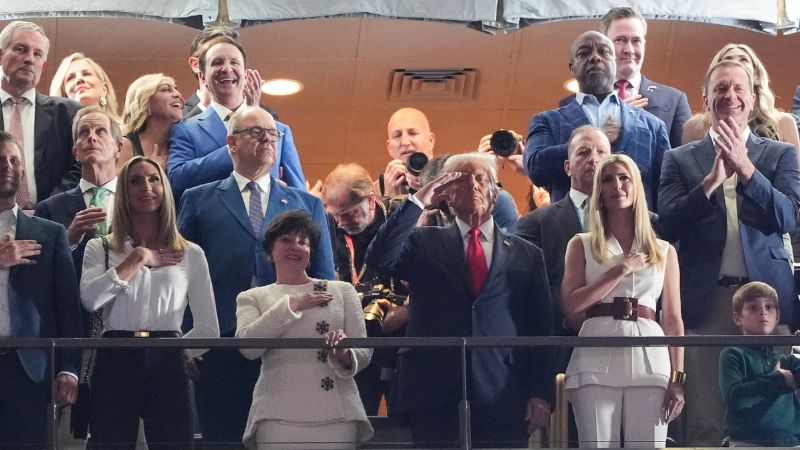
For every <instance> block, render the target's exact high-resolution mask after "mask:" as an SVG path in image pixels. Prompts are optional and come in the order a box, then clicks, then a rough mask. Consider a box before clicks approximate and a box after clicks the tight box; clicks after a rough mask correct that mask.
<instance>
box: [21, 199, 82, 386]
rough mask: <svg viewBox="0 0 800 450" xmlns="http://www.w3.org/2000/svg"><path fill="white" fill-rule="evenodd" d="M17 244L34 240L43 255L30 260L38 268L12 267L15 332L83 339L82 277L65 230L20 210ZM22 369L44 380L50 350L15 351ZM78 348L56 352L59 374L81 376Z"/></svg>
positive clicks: (23, 335)
mask: <svg viewBox="0 0 800 450" xmlns="http://www.w3.org/2000/svg"><path fill="white" fill-rule="evenodd" d="M15 239H16V240H26V239H31V240H35V241H36V242H38V243H39V244H40V245H41V246H42V252H41V253H40V254H39V255H37V256H34V257H32V259H34V260H35V261H36V264H32V265H17V266H13V267H12V268H11V270H10V271H9V276H8V302H9V310H10V314H11V333H12V337H13V338H15V339H20V338H56V337H68V338H72V337H76V338H77V337H81V335H82V328H81V313H80V311H81V309H80V308H81V307H80V304H81V302H80V293H79V290H78V278H77V277H76V276H75V268H74V266H73V264H72V255H71V254H70V249H69V245H68V244H67V232H66V230H65V229H64V227H63V226H61V225H59V224H57V223H54V222H51V221H49V220H45V219H41V218H38V217H29V216H28V215H27V214H25V213H23V212H22V211H21V210H20V211H19V212H18V217H17V233H16V237H15ZM17 354H18V355H19V360H20V361H21V362H22V367H23V368H24V369H25V372H26V373H27V374H28V376H29V377H30V379H31V380H33V381H34V382H36V383H40V382H42V381H43V380H44V379H45V377H46V374H47V368H48V366H49V364H48V361H49V358H48V356H47V350H46V349H30V350H17ZM80 355H81V354H80V350H78V351H75V350H69V351H67V350H62V351H59V352H56V359H55V371H56V373H58V372H63V371H66V372H72V373H74V374H76V375H77V374H78V368H79V366H80V358H81V356H80Z"/></svg>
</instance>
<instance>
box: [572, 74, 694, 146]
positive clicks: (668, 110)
mask: <svg viewBox="0 0 800 450" xmlns="http://www.w3.org/2000/svg"><path fill="white" fill-rule="evenodd" d="M639 93H640V94H642V97H644V98H646V99H647V106H645V107H644V110H645V111H647V112H649V113H650V114H652V115H654V116H656V117H658V118H659V119H661V120H662V121H663V122H664V125H666V127H667V134H669V144H670V146H671V147H672V148H675V147H680V145H681V138H682V137H683V125H684V124H685V123H686V121H687V120H689V118H690V117H692V110H691V109H690V108H689V101H688V100H687V99H686V94H684V93H683V91H680V90H678V89H675V88H674V87H670V86H667V85H666V84H661V83H656V82H655V81H653V80H650V79H649V78H647V77H646V76H644V74H642V83H641V86H639ZM573 100H575V94H572V95H570V96H569V97H566V98H563V99H561V101H559V102H558V106H559V107H561V106H564V105H566V104H567V103H569V102H570V101H573Z"/></svg>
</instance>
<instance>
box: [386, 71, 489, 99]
mask: <svg viewBox="0 0 800 450" xmlns="http://www.w3.org/2000/svg"><path fill="white" fill-rule="evenodd" d="M477 80H478V71H477V70H475V69H397V70H395V71H394V72H392V80H391V85H390V86H389V100H403V101H432V102H442V101H445V102H446V101H464V100H472V99H474V98H475V95H476V93H477Z"/></svg>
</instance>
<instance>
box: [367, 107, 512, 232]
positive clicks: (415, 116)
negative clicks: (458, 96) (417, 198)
mask: <svg viewBox="0 0 800 450" xmlns="http://www.w3.org/2000/svg"><path fill="white" fill-rule="evenodd" d="M387 132H388V138H387V139H386V149H387V150H388V151H389V156H391V157H392V160H391V161H389V164H387V165H386V170H384V172H383V173H382V174H380V175H379V176H378V180H377V181H376V183H375V193H376V194H380V195H382V196H385V197H389V198H394V197H398V196H402V195H406V194H408V193H409V189H410V191H411V192H412V193H413V192H414V191H417V190H419V189H420V188H421V187H422V186H421V183H420V179H419V177H418V176H417V175H414V174H412V173H409V172H408V170H407V162H408V157H409V156H411V154H413V153H415V152H421V153H424V154H425V156H427V157H428V159H432V158H433V146H434V144H435V143H436V135H435V134H434V133H433V132H432V131H431V126H430V123H428V118H427V117H426V116H425V113H423V112H422V111H420V110H418V109H416V108H409V107H404V108H400V109H398V110H397V111H395V112H394V114H392V116H391V117H390V118H389V124H388V125H387ZM492 216H494V219H495V220H496V221H497V225H498V226H499V227H500V228H502V229H503V230H506V231H509V232H513V231H514V229H515V227H516V223H517V219H518V218H519V212H518V211H517V206H516V204H515V203H514V198H513V197H511V194H509V193H508V192H506V191H505V190H503V189H501V190H500V193H499V195H498V197H497V199H496V202H495V205H494V209H493V210H492Z"/></svg>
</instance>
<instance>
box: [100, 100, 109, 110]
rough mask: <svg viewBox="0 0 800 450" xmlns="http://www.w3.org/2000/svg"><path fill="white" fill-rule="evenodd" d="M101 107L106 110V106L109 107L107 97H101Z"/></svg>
mask: <svg viewBox="0 0 800 450" xmlns="http://www.w3.org/2000/svg"><path fill="white" fill-rule="evenodd" d="M100 106H102V107H104V108H105V107H106V106H108V100H106V98H105V97H100Z"/></svg>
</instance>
